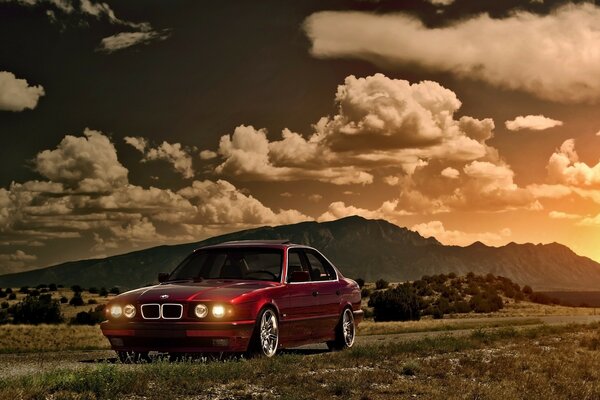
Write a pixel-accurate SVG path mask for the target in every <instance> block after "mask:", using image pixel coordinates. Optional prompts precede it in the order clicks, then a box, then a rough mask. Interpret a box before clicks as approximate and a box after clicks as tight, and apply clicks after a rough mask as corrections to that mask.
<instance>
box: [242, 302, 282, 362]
mask: <svg viewBox="0 0 600 400" xmlns="http://www.w3.org/2000/svg"><path fill="white" fill-rule="evenodd" d="M278 346H279V319H278V318H277V313H276V312H275V310H273V309H272V308H265V309H263V310H262V311H261V312H260V314H259V315H258V318H257V319H256V326H255V328H254V333H253V334H252V338H251V339H250V345H249V347H248V352H247V355H248V357H267V358H270V357H273V356H274V355H275V354H276V353H277V348H278Z"/></svg>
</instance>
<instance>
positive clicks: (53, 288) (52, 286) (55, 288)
mask: <svg viewBox="0 0 600 400" xmlns="http://www.w3.org/2000/svg"><path fill="white" fill-rule="evenodd" d="M57 289H58V288H57V287H56V283H51V284H49V285H48V290H49V291H51V292H56V290H57Z"/></svg>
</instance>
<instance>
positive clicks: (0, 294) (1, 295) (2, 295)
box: [0, 289, 7, 299]
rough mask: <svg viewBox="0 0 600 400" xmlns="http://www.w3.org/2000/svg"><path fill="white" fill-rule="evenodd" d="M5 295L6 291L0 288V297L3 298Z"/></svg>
mask: <svg viewBox="0 0 600 400" xmlns="http://www.w3.org/2000/svg"><path fill="white" fill-rule="evenodd" d="M6 296H7V294H6V292H5V291H4V290H2V289H0V299H3V298H5V297H6Z"/></svg>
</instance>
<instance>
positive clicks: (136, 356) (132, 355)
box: [117, 351, 150, 364]
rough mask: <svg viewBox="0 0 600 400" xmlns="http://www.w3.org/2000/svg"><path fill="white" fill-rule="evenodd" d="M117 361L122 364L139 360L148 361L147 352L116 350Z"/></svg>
mask: <svg viewBox="0 0 600 400" xmlns="http://www.w3.org/2000/svg"><path fill="white" fill-rule="evenodd" d="M117 356H119V361H121V362H122V363H123V364H137V363H140V362H150V357H149V356H148V352H137V351H117Z"/></svg>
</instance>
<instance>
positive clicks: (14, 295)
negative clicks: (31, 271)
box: [8, 293, 17, 300]
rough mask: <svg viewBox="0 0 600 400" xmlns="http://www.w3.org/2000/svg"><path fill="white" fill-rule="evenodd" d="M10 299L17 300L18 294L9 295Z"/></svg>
mask: <svg viewBox="0 0 600 400" xmlns="http://www.w3.org/2000/svg"><path fill="white" fill-rule="evenodd" d="M8 299H9V300H16V299H17V294H16V293H11V294H9V295H8Z"/></svg>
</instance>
